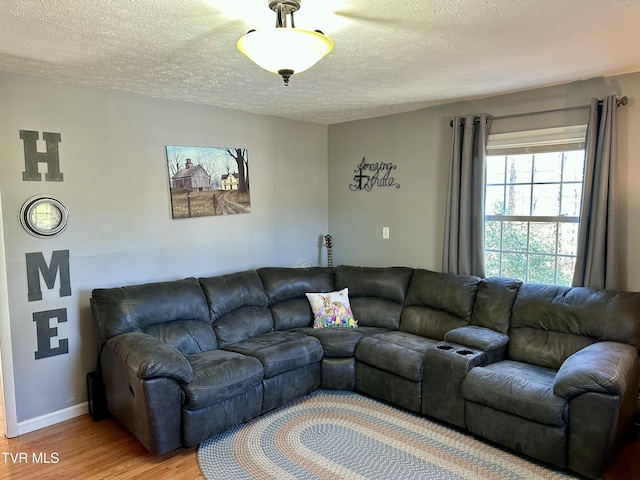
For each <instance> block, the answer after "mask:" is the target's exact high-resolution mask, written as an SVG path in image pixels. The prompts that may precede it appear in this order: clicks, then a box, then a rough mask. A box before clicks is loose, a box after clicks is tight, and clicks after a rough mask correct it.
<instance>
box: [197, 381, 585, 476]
mask: <svg viewBox="0 0 640 480" xmlns="http://www.w3.org/2000/svg"><path fill="white" fill-rule="evenodd" d="M198 463H199V465H200V469H201V470H202V474H203V475H204V477H205V478H206V479H208V480H217V479H224V480H237V479H260V480H262V479H277V480H283V479H376V480H382V479H389V480H398V479H411V480H414V479H438V480H440V479H472V480H477V479H519V480H534V479H545V480H546V479H549V480H552V479H554V480H555V479H572V478H575V477H573V476H571V475H569V474H567V473H564V472H560V471H556V470H552V469H549V468H546V467H544V466H541V465H538V464H536V463H533V462H531V461H528V460H525V459H523V458H521V457H520V456H518V455H514V454H512V453H508V452H506V451H504V450H502V449H500V448H497V447H495V446H491V445H489V444H487V443H484V442H482V441H479V440H476V439H475V438H473V437H472V436H471V435H468V434H464V433H461V432H459V431H457V430H455V429H452V428H449V427H446V426H443V425H441V424H439V423H434V422H431V421H429V420H427V419H426V418H425V417H421V416H419V415H414V414H412V413H409V412H407V411H405V410H400V409H397V408H394V407H391V406H389V405H386V404H384V403H381V402H379V401H376V400H372V399H370V398H368V397H365V396H363V395H359V394H356V393H353V392H345V391H332V390H318V391H316V392H314V393H312V394H311V395H308V396H307V397H304V398H302V399H299V400H297V401H295V402H293V403H291V404H290V405H289V406H286V407H282V408H280V409H277V410H274V411H272V412H269V413H267V414H265V415H262V416H260V417H257V418H254V419H253V420H250V421H249V422H247V423H245V424H242V425H239V426H237V427H234V428H232V429H231V430H228V431H226V432H224V433H222V434H220V435H217V436H215V437H213V438H210V439H208V440H206V441H205V442H203V443H201V444H200V446H199V447H198Z"/></svg>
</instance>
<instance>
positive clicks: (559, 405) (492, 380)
mask: <svg viewBox="0 0 640 480" xmlns="http://www.w3.org/2000/svg"><path fill="white" fill-rule="evenodd" d="M555 377H556V371H555V370H553V369H549V368H544V367H538V366H535V365H528V364H525V363H520V362H515V361H512V360H505V361H502V362H497V363H492V364H489V365H487V366H485V367H475V368H472V369H471V370H470V371H469V372H468V373H467V375H466V376H465V378H464V380H463V382H462V393H463V395H464V397H465V399H467V400H469V401H471V402H475V403H479V404H481V405H486V406H488V407H491V408H494V409H496V410H500V411H502V412H507V413H510V414H512V415H516V416H518V417H523V418H527V419H529V420H533V421H536V422H539V423H544V424H546V425H555V426H563V425H564V424H565V423H566V420H567V418H566V412H567V401H566V400H565V399H564V398H562V397H560V396H558V395H555V394H554V393H553V382H554V379H555Z"/></svg>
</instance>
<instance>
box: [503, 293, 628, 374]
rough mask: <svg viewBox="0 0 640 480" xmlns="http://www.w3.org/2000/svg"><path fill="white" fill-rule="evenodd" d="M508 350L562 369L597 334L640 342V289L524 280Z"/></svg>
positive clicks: (524, 359) (519, 357) (597, 337)
mask: <svg viewBox="0 0 640 480" xmlns="http://www.w3.org/2000/svg"><path fill="white" fill-rule="evenodd" d="M509 337H510V342H509V352H508V353H509V356H510V357H511V358H512V359H514V360H518V361H521V362H526V363H532V364H534V365H540V366H543V367H549V368H554V369H558V368H560V366H561V365H562V363H563V362H564V361H565V360H566V359H567V358H568V357H569V356H570V355H573V354H574V353H575V352H577V351H578V350H581V349H582V348H584V347H586V346H588V345H591V344H592V343H594V342H595V341H597V340H608V341H617V342H623V343H628V344H631V345H633V346H635V347H636V348H637V347H639V346H640V293H632V292H615V291H610V290H597V289H593V288H587V287H561V286H555V285H540V284H531V283H525V284H523V285H522V286H521V287H520V290H519V292H518V296H517V297H516V301H515V303H514V305H513V314H512V316H511V328H510V330H509Z"/></svg>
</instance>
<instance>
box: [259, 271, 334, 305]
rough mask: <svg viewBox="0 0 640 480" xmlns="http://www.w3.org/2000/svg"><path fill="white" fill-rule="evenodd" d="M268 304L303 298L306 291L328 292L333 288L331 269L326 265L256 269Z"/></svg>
mask: <svg viewBox="0 0 640 480" xmlns="http://www.w3.org/2000/svg"><path fill="white" fill-rule="evenodd" d="M258 275H260V278H261V279H262V283H263V285H264V290H265V292H266V294H267V297H268V299H269V305H273V304H274V303H278V302H282V301H284V300H290V299H292V298H300V297H303V298H304V294H305V293H307V292H330V291H332V290H334V286H333V270H332V269H331V268H328V267H310V268H286V267H265V268H260V269H258Z"/></svg>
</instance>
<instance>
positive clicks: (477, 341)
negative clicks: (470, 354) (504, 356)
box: [444, 325, 509, 352]
mask: <svg viewBox="0 0 640 480" xmlns="http://www.w3.org/2000/svg"><path fill="white" fill-rule="evenodd" d="M444 339H445V340H446V341H447V342H452V343H457V344H460V345H466V346H467V347H472V348H477V349H478V350H482V351H485V352H491V351H493V350H498V349H500V348H503V347H504V346H505V345H506V344H507V343H509V336H508V335H505V334H504V333H499V332H496V331H493V330H491V329H489V328H484V327H476V326H473V325H469V326H467V327H460V328H454V329H453V330H449V331H448V332H447V333H446V334H445V336H444Z"/></svg>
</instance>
